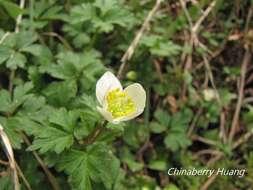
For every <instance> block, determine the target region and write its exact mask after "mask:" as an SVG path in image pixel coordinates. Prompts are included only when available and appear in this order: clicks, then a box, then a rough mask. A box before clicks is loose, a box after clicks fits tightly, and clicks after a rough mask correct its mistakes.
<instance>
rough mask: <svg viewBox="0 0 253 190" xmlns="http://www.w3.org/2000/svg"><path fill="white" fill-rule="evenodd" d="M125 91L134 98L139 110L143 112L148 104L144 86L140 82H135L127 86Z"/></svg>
mask: <svg viewBox="0 0 253 190" xmlns="http://www.w3.org/2000/svg"><path fill="white" fill-rule="evenodd" d="M124 92H126V93H127V94H128V95H129V96H130V97H131V98H132V100H133V102H134V104H135V106H136V108H137V112H138V113H139V112H141V113H142V112H143V110H144V107H145V104H146V92H145V90H144V88H143V87H142V86H141V85H140V84H139V83H134V84H131V85H129V86H128V87H126V88H125V89H124Z"/></svg>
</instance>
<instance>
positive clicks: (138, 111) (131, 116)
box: [114, 109, 144, 123]
mask: <svg viewBox="0 0 253 190" xmlns="http://www.w3.org/2000/svg"><path fill="white" fill-rule="evenodd" d="M143 111H144V109H142V110H137V111H136V112H134V113H132V114H130V115H128V116H124V117H121V118H118V119H115V120H114V122H117V123H119V122H121V121H128V120H131V119H133V118H135V117H138V116H139V115H141V114H142V112H143Z"/></svg>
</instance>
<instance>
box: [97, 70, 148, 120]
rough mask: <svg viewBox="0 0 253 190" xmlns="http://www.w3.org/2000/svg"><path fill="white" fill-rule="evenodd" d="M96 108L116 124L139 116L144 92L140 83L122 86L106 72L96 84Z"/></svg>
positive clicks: (144, 99) (142, 105)
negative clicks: (97, 103)
mask: <svg viewBox="0 0 253 190" xmlns="http://www.w3.org/2000/svg"><path fill="white" fill-rule="evenodd" d="M96 96H97V100H98V102H99V104H100V106H101V107H100V106H98V107H97V110H98V111H99V112H100V113H101V115H102V116H103V117H104V118H105V119H106V120H107V121H109V122H111V123H114V124H118V123H120V122H121V121H127V120H130V119H133V118H135V117H137V116H139V115H140V114H141V113H142V112H143V110H144V107H145V103H146V92H145V90H144V88H143V87H142V85H141V84H139V83H134V84H131V85H129V86H128V87H126V88H125V89H123V88H122V86H121V84H120V81H119V80H118V79H117V78H116V76H115V75H114V74H112V73H111V72H109V71H108V72H106V73H105V74H104V75H103V76H102V77H101V78H100V79H99V80H98V82H97V84H96Z"/></svg>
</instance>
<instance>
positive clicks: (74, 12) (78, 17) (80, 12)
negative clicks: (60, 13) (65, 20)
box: [69, 3, 96, 24]
mask: <svg viewBox="0 0 253 190" xmlns="http://www.w3.org/2000/svg"><path fill="white" fill-rule="evenodd" d="M94 8H95V7H93V6H92V5H91V4H89V3H87V4H81V5H79V6H75V7H73V8H72V9H71V11H70V18H69V22H70V23H71V24H77V23H83V22H85V21H89V20H90V19H92V18H93V17H94V15H95V12H96V11H95V9H94Z"/></svg>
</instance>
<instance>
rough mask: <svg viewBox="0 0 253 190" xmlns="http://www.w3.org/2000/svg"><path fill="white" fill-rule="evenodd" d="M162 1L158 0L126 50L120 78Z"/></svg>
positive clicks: (120, 69) (122, 60)
mask: <svg viewBox="0 0 253 190" xmlns="http://www.w3.org/2000/svg"><path fill="white" fill-rule="evenodd" d="M161 2H162V0H157V1H156V4H155V5H154V7H153V8H152V10H151V11H150V12H149V14H148V16H147V17H146V19H145V21H144V22H143V24H142V26H141V29H140V30H139V32H138V33H137V35H136V36H135V38H134V40H133V41H132V43H131V45H130V46H129V47H128V49H127V51H126V52H125V54H124V55H123V57H122V58H121V65H120V68H119V70H118V73H117V77H118V78H121V77H122V74H123V72H124V69H125V67H126V63H127V61H129V60H130V59H131V57H132V55H133V53H134V50H135V48H136V46H137V45H138V43H139V41H140V39H141V37H142V36H143V34H144V32H145V30H146V29H147V28H148V24H149V22H150V20H151V19H152V17H153V16H154V14H155V13H156V11H157V10H158V9H159V7H160V4H161Z"/></svg>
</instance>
